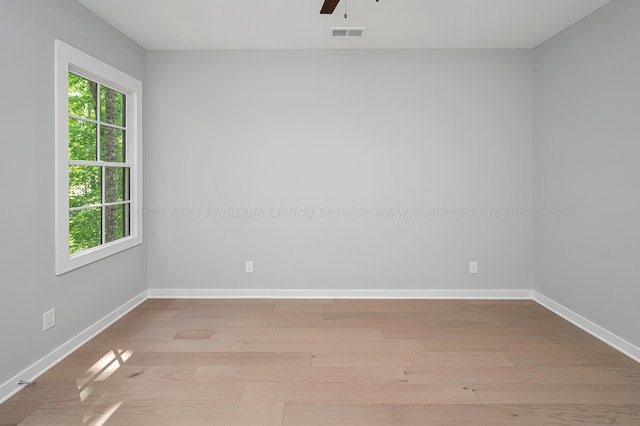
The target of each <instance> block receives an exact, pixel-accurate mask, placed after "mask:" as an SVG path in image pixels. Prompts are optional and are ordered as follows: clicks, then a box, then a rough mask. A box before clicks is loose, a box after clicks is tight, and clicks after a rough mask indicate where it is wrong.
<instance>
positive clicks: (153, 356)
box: [128, 351, 312, 368]
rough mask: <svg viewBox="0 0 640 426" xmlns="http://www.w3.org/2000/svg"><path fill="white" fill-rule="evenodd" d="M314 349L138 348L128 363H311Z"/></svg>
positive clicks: (148, 364)
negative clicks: (304, 350)
mask: <svg viewBox="0 0 640 426" xmlns="http://www.w3.org/2000/svg"><path fill="white" fill-rule="evenodd" d="M311 357H312V354H311V352H286V353H280V352H182V353H181V352H152V351H151V352H144V351H140V352H135V353H134V354H133V355H132V356H131V358H130V359H129V361H128V364H129V365H141V366H154V365H155V366H176V365H179V366H196V367H199V366H215V365H226V366H246V365H251V366H259V367H262V368H273V367H277V366H311Z"/></svg>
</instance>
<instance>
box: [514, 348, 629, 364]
mask: <svg viewBox="0 0 640 426" xmlns="http://www.w3.org/2000/svg"><path fill="white" fill-rule="evenodd" d="M503 353H504V356H505V357H507V358H508V359H509V360H510V361H511V362H512V363H513V364H514V365H515V366H517V367H554V366H555V367H562V366H566V367H578V366H580V367H602V368H609V367H617V368H636V367H638V363H637V362H635V361H634V360H632V359H631V358H629V357H627V356H625V355H623V354H622V353H610V354H601V353H580V352H567V351H560V352H557V351H554V352H537V351H535V352H533V351H532V352H503Z"/></svg>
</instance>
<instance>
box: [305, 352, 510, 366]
mask: <svg viewBox="0 0 640 426" xmlns="http://www.w3.org/2000/svg"><path fill="white" fill-rule="evenodd" d="M312 365H313V366H314V367H358V366H361V367H364V366H367V367H385V366H397V367H403V368H409V367H420V366H429V367H468V366H477V367H483V368H486V367H511V366H513V364H512V363H511V361H509V360H508V359H507V358H505V356H504V355H502V354H501V353H499V352H425V353H416V352H403V353H401V354H393V353H369V352H350V353H333V352H331V353H323V352H318V353H314V354H313V361H312Z"/></svg>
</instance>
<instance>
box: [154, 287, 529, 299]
mask: <svg viewBox="0 0 640 426" xmlns="http://www.w3.org/2000/svg"><path fill="white" fill-rule="evenodd" d="M149 298H151V299H531V298H532V291H531V290H419V289H415V290H412V289H401V290H360V289H347V290H344V289H327V290H300V289H271V290H269V289H161V288H155V289H149Z"/></svg>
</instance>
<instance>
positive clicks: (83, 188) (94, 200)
mask: <svg viewBox="0 0 640 426" xmlns="http://www.w3.org/2000/svg"><path fill="white" fill-rule="evenodd" d="M101 169H102V168H101V167H95V166H69V207H83V206H92V205H94V204H100V203H102V170H101Z"/></svg>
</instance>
